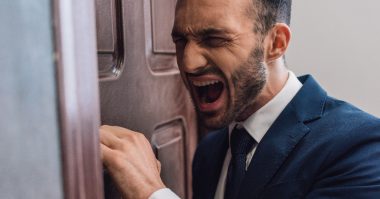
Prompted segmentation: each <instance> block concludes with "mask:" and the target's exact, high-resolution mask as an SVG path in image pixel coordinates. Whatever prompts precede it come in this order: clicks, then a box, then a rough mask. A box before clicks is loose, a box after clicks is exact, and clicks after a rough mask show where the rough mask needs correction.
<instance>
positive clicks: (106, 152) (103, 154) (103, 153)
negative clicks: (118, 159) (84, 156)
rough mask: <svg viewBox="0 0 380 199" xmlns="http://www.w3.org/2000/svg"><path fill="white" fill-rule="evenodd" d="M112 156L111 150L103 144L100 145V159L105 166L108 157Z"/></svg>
mask: <svg viewBox="0 0 380 199" xmlns="http://www.w3.org/2000/svg"><path fill="white" fill-rule="evenodd" d="M112 156H113V150H112V149H110V148H109V147H107V146H106V145H104V144H100V157H101V160H102V161H103V163H104V164H105V165H108V162H109V159H110V157H112Z"/></svg>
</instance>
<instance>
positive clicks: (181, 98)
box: [96, 0, 197, 198]
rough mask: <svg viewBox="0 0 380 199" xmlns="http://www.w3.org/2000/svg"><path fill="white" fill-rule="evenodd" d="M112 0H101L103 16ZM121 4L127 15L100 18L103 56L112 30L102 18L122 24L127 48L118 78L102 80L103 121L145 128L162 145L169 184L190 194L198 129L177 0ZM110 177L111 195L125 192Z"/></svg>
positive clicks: (108, 192) (159, 152)
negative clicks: (175, 39)
mask: <svg viewBox="0 0 380 199" xmlns="http://www.w3.org/2000/svg"><path fill="white" fill-rule="evenodd" d="M107 1H109V0H97V8H96V9H97V19H100V18H102V15H104V16H111V15H110V14H104V13H105V12H107V10H108V12H109V11H110V10H112V9H109V7H110V6H104V7H102V6H101V5H103V4H107ZM112 2H115V1H112ZM115 5H116V6H118V4H115ZM119 6H120V8H121V9H120V10H121V13H122V20H119V21H117V20H116V18H113V20H114V21H113V22H112V23H109V21H108V20H104V21H103V20H98V22H97V24H98V27H97V28H98V37H97V39H98V55H101V51H102V45H104V43H106V42H109V41H110V39H109V38H106V37H107V35H110V33H102V32H104V31H103V30H99V29H101V28H102V27H104V26H106V25H101V24H100V25H99V23H109V24H115V23H116V24H117V23H121V25H119V26H120V27H122V30H121V31H119V32H123V38H124V39H123V46H124V47H125V48H124V54H123V60H124V61H123V62H122V64H121V68H123V70H122V72H121V73H120V75H119V77H118V79H112V80H110V79H107V80H108V81H101V82H100V99H101V121H102V124H109V125H118V126H123V127H126V128H129V129H132V130H135V131H138V132H142V133H144V134H145V136H146V137H147V138H148V140H150V141H151V142H152V146H153V147H155V148H156V153H157V157H158V159H160V161H161V163H162V177H163V180H164V183H165V184H166V185H167V186H168V187H169V188H171V189H173V190H174V191H175V192H176V193H177V194H179V195H180V196H183V197H185V196H187V197H190V195H191V193H190V190H191V189H190V188H191V187H190V185H191V179H190V176H191V175H190V174H191V160H192V156H193V153H194V149H195V145H196V141H197V134H196V129H197V128H196V118H195V113H194V109H193V106H192V103H191V100H190V97H189V95H188V92H187V91H186V89H185V87H184V85H183V83H182V80H181V77H180V75H179V70H178V67H177V64H176V59H175V50H174V46H173V44H172V43H171V37H170V32H171V26H172V23H173V18H174V6H175V0H140V1H136V0H125V1H122V4H119ZM103 9H104V10H103ZM116 9H118V8H116ZM102 13H103V14H102ZM107 21H108V22H107ZM116 26H118V25H116ZM105 32H106V31H105ZM102 34H103V35H102ZM118 42H120V40H118ZM118 45H120V44H118ZM109 46H111V45H109ZM99 62H100V61H99ZM173 154H174V155H175V157H176V158H173V157H174V156H173ZM173 171H175V172H173ZM105 180H106V182H105V187H106V189H105V192H106V193H105V195H106V198H118V197H120V196H117V194H115V189H114V188H112V187H113V185H112V182H110V179H109V177H108V176H105Z"/></svg>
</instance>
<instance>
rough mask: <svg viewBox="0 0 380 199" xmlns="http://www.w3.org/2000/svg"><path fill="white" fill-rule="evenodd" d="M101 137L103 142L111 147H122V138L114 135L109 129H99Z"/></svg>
mask: <svg viewBox="0 0 380 199" xmlns="http://www.w3.org/2000/svg"><path fill="white" fill-rule="evenodd" d="M99 139H100V143H101V144H104V145H106V146H107V147H109V148H111V149H118V148H120V145H121V140H120V139H119V138H118V137H116V136H114V135H113V134H112V132H110V131H109V130H105V129H99Z"/></svg>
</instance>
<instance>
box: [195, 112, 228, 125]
mask: <svg viewBox="0 0 380 199" xmlns="http://www.w3.org/2000/svg"><path fill="white" fill-rule="evenodd" d="M198 116H199V119H200V122H201V123H202V124H203V125H204V126H205V127H206V128H208V129H210V130H216V129H221V128H224V127H226V126H228V125H229V124H230V123H231V122H232V121H233V117H231V114H229V113H228V112H225V111H223V112H222V113H220V112H219V113H212V114H211V113H199V114H198Z"/></svg>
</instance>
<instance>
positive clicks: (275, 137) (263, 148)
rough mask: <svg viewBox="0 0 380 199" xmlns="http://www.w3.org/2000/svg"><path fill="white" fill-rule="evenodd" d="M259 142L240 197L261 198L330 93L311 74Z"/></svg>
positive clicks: (302, 78)
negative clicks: (327, 93) (263, 191)
mask: <svg viewBox="0 0 380 199" xmlns="http://www.w3.org/2000/svg"><path fill="white" fill-rule="evenodd" d="M300 80H301V82H302V83H303V87H302V88H301V90H300V91H299V92H298V93H297V95H296V96H295V97H294V98H293V100H292V101H291V102H290V103H289V104H288V106H287V107H286V108H285V109H284V111H283V112H282V113H281V114H280V116H279V117H278V118H277V120H276V121H275V122H274V123H273V125H272V126H271V128H270V129H269V130H268V132H267V133H266V134H265V136H264V137H263V139H262V140H261V142H260V143H259V145H258V146H257V149H256V152H255V155H254V156H253V158H252V161H251V163H250V165H249V167H248V171H247V173H246V176H245V178H244V180H243V183H242V187H241V190H240V194H239V197H238V198H250V199H252V198H258V196H259V195H260V193H261V191H262V190H263V189H264V188H265V186H266V185H267V184H268V183H269V182H270V180H271V179H272V178H273V177H274V175H275V174H276V172H277V171H278V169H279V168H280V167H281V165H282V164H283V162H284V161H285V160H286V158H287V157H288V155H289V154H290V152H291V151H292V150H293V149H294V148H295V146H296V145H297V143H298V142H299V141H300V140H301V139H302V138H303V137H304V136H305V135H306V134H307V133H308V132H309V128H308V127H307V126H306V125H305V124H306V123H307V122H309V121H312V120H315V119H318V118H320V117H321V115H322V112H323V106H324V102H325V100H326V93H325V92H324V91H323V89H322V88H320V87H319V86H318V84H317V83H316V82H315V80H314V79H313V78H312V77H311V76H305V77H301V78H300Z"/></svg>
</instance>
